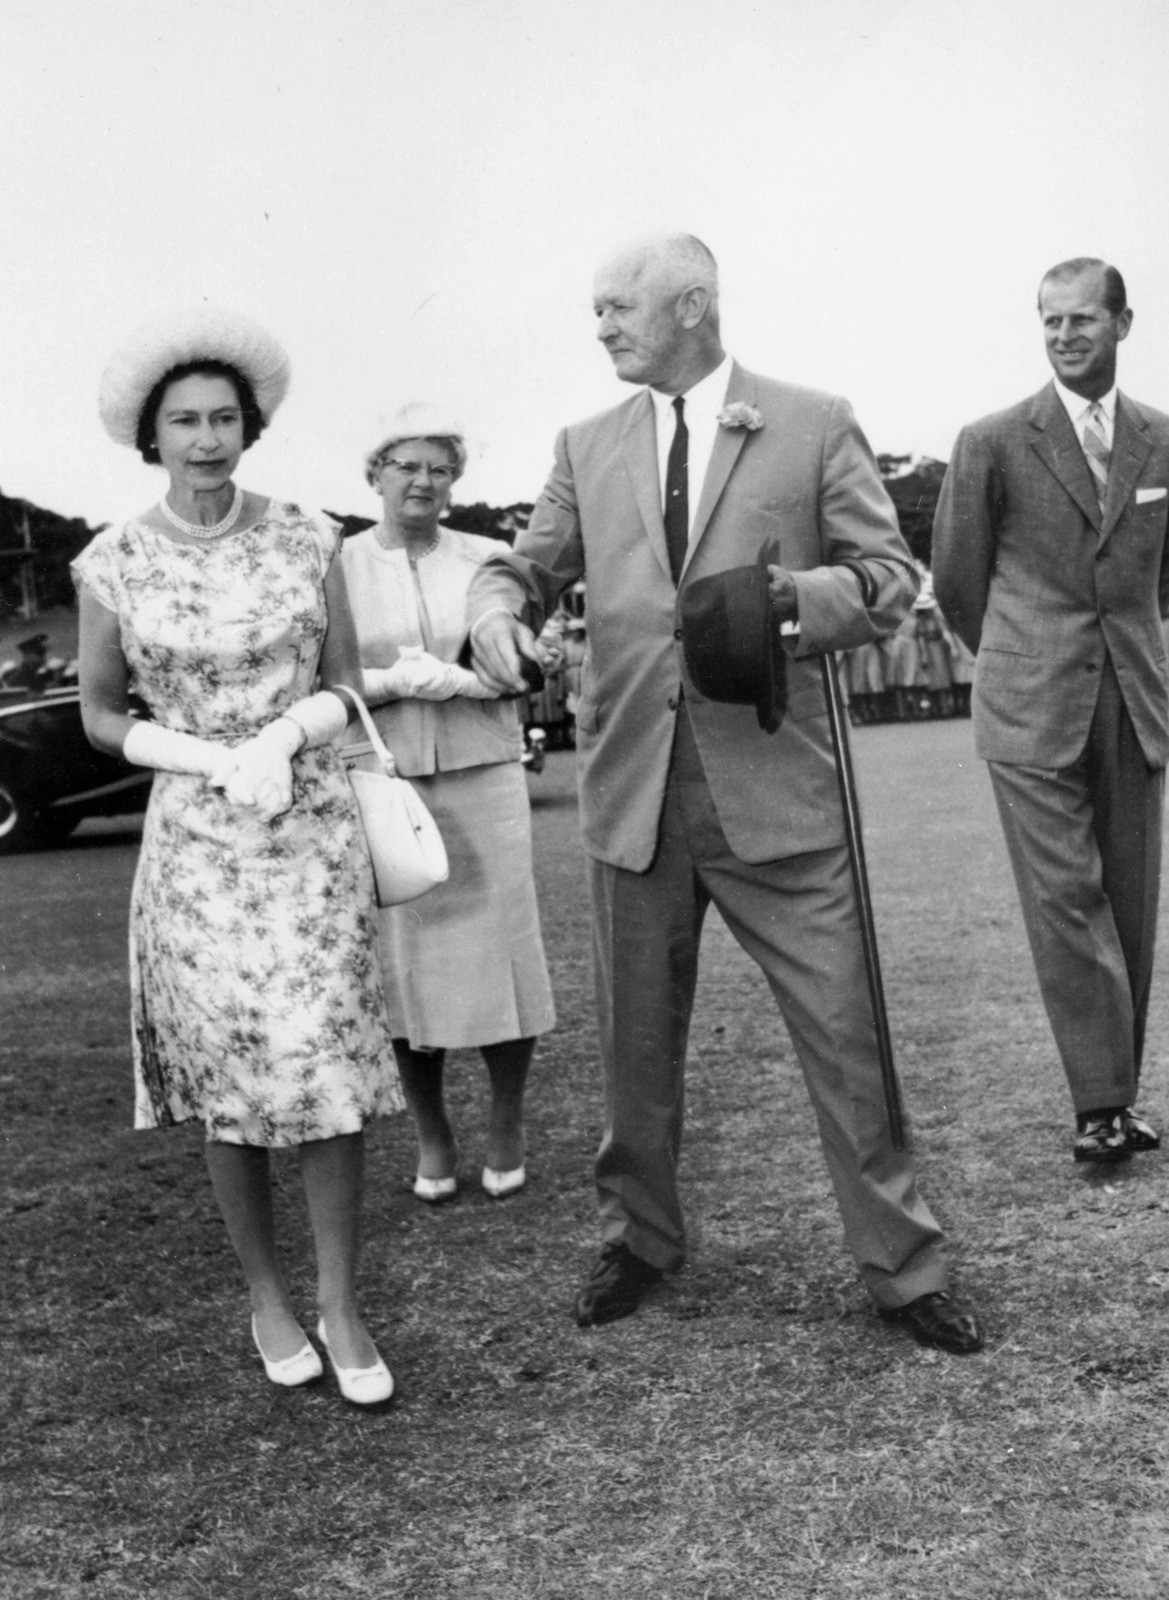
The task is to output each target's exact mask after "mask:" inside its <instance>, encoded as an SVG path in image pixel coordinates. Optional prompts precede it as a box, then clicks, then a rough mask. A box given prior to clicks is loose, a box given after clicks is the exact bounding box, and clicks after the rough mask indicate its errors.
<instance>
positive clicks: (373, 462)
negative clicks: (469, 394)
mask: <svg viewBox="0 0 1169 1600" xmlns="http://www.w3.org/2000/svg"><path fill="white" fill-rule="evenodd" d="M403 439H448V440H449V441H450V443H451V444H452V445H453V446H454V451H455V457H456V471H455V476H456V477H460V476H461V475H462V472H463V469H464V468H465V467H466V465H467V436H466V434H465V433H464V432H463V429H462V425H461V424H460V423H458V422H456V420H455V418H454V417H452V416H451V414H450V412H449V411H443V410H441V409H440V408H439V407H438V406H433V405H431V404H430V403H429V401H426V400H412V401H411V402H410V403H409V405H405V406H403V407H402V408H401V410H400V411H396V412H395V413H394V415H393V416H392V417H391V419H390V422H389V424H388V427H387V431H386V432H384V433H383V434H382V436H381V439H380V440H379V441H378V443H377V444H376V445H375V446H374V447H373V449H372V450H371V451H369V453H368V454H367V456H366V458H365V477H366V482H367V483H369V484H372V485H373V486H374V487H375V488H376V487H377V473H378V468H379V466H380V464H381V458H382V457H383V456H384V455H385V453H386V451H387V450H389V449H392V448H393V446H394V445H396V444H401V442H402V440H403Z"/></svg>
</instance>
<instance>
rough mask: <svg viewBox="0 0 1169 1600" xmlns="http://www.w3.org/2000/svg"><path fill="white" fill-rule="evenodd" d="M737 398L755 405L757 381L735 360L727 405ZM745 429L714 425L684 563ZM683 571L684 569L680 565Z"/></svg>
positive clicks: (740, 445) (690, 555)
mask: <svg viewBox="0 0 1169 1600" xmlns="http://www.w3.org/2000/svg"><path fill="white" fill-rule="evenodd" d="M736 400H745V401H746V402H747V403H748V404H750V405H754V403H755V400H756V384H755V380H754V379H753V378H752V377H751V376H750V374H748V373H746V372H744V371H743V369H742V367H741V366H740V365H739V363H738V362H737V361H734V362H732V363H731V376H730V381H729V382H728V383H727V392H726V396H725V402H724V403H725V404H727V405H730V404H732V403H733V402H734V401H736ZM747 432H748V430H747V429H746V428H722V427H720V428H717V429H716V430H715V435H714V444H713V445H712V446H711V451H710V460H709V461H708V462H707V465H706V477H705V478H704V479H703V480H702V491H701V493H700V494H699V496H698V509H697V511H696V512H695V513H694V521H693V523H692V525H691V528H690V543H689V545H688V546H687V549H686V566H689V565H690V562H691V561H692V560H693V559H694V552H695V550H697V548H698V541H699V540H700V539H701V538H702V535H703V534H704V533H705V532H706V526H707V523H708V522H709V521H710V519H711V517H712V516H713V515H714V508H715V506H716V505H718V502H719V498H720V497H721V495H722V492H723V490H724V489H725V488H726V486H727V479H728V478H729V477H730V475H731V472H732V470H733V468H734V465H735V462H736V461H737V460H738V459H739V452H740V451H741V450H742V448H743V445H744V443H745V442H746V438H747ZM682 570H683V572H684V571H685V570H686V568H685V567H683V569H682Z"/></svg>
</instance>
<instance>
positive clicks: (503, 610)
mask: <svg viewBox="0 0 1169 1600" xmlns="http://www.w3.org/2000/svg"><path fill="white" fill-rule="evenodd" d="M488 617H512V618H513V619H514V618H515V612H514V611H509V610H508V608H507V606H492V607H491V609H490V610H489V611H485V612H484V613H483V615H482V616H481V617H476V618H475V620H474V622H473V623H472V624H471V630H470V637H471V638H472V639H473V638H474V637H475V635H476V634H477V633H478V632H479V629H480V628H481V627H482V626H483V624H484V623H485V622H486V621H487V619H488Z"/></svg>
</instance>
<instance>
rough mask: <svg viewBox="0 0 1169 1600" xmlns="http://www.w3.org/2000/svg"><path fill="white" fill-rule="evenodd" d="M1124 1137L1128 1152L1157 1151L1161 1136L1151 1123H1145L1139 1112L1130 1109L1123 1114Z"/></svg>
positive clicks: (1159, 1146)
mask: <svg viewBox="0 0 1169 1600" xmlns="http://www.w3.org/2000/svg"><path fill="white" fill-rule="evenodd" d="M1124 1135H1125V1141H1126V1142H1127V1144H1128V1147H1129V1149H1130V1150H1159V1149H1160V1148H1161V1135H1160V1134H1159V1133H1158V1132H1157V1130H1156V1128H1154V1126H1153V1124H1152V1123H1151V1122H1146V1120H1145V1118H1144V1117H1142V1116H1141V1114H1140V1112H1139V1111H1134V1110H1132V1108H1131V1107H1130V1108H1129V1109H1128V1110H1127V1111H1126V1112H1125V1113H1124Z"/></svg>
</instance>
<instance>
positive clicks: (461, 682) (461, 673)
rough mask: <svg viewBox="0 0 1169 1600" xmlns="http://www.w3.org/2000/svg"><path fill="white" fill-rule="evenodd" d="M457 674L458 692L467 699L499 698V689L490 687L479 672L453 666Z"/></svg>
mask: <svg viewBox="0 0 1169 1600" xmlns="http://www.w3.org/2000/svg"><path fill="white" fill-rule="evenodd" d="M451 671H452V672H453V673H454V674H455V683H456V685H457V687H456V689H455V693H456V694H461V695H462V696H463V697H464V698H465V699H467V700H498V699H499V691H498V690H497V689H489V688H488V687H487V685H486V684H485V683H484V682H483V679H482V678H481V677H480V676H479V674H478V673H477V672H470V671H469V670H468V669H467V668H466V667H452V668H451Z"/></svg>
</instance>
